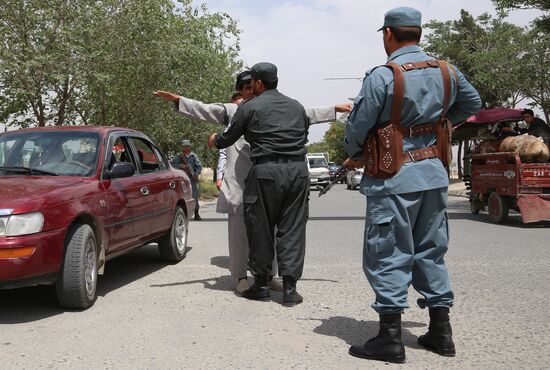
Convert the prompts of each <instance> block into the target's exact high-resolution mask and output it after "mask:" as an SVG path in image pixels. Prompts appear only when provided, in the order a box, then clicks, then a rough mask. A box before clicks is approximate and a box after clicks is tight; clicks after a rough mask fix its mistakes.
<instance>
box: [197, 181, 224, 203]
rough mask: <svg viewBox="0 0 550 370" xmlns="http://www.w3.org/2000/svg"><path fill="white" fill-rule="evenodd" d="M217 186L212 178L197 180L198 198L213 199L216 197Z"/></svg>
mask: <svg viewBox="0 0 550 370" xmlns="http://www.w3.org/2000/svg"><path fill="white" fill-rule="evenodd" d="M218 193H219V192H218V188H217V187H216V183H215V182H213V181H212V180H202V179H201V180H200V181H199V199H200V200H203V199H213V198H217V197H218Z"/></svg>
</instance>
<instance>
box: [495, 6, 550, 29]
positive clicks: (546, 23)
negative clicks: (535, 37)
mask: <svg viewBox="0 0 550 370" xmlns="http://www.w3.org/2000/svg"><path fill="white" fill-rule="evenodd" d="M493 3H494V4H495V5H496V6H497V9H500V10H504V9H538V10H541V11H542V12H543V13H544V15H543V16H542V17H540V18H537V19H535V24H536V26H537V28H539V30H540V31H543V32H545V33H549V32H550V15H549V14H548V13H549V12H550V1H549V0H493Z"/></svg>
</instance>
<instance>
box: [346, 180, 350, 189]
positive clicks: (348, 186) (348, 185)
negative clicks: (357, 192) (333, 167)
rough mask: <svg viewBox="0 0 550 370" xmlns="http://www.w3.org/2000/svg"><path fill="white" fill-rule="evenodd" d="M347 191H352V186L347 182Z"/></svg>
mask: <svg viewBox="0 0 550 370" xmlns="http://www.w3.org/2000/svg"><path fill="white" fill-rule="evenodd" d="M346 189H348V190H351V184H350V183H349V182H348V181H347V180H346Z"/></svg>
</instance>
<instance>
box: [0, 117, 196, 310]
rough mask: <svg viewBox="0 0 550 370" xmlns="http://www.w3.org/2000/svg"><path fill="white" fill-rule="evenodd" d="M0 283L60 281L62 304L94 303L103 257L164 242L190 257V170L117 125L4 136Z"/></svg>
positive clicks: (168, 254)
mask: <svg viewBox="0 0 550 370" xmlns="http://www.w3.org/2000/svg"><path fill="white" fill-rule="evenodd" d="M0 189H1V190H0V289H9V288H16V287H21V286H28V285H38V284H54V283H55V285H56V290H57V296H58V299H59V302H60V304H61V305H62V306H64V307H67V308H78V309H83V308H87V307H90V306H91V305H92V304H93V303H94V302H95V300H96V297H97V295H96V287H97V275H98V274H102V273H103V271H104V268H105V262H106V261H107V260H109V259H111V258H113V257H116V256H118V255H120V254H122V253H125V252H128V251H129V250H131V249H133V248H136V247H139V246H142V245H145V244H148V243H151V242H158V246H159V249H160V253H161V254H162V256H163V257H164V258H165V259H166V260H168V261H171V262H177V261H180V260H182V259H183V258H184V257H185V252H186V244H187V232H188V215H189V214H190V213H189V212H192V210H193V209H194V207H195V204H194V200H193V198H192V194H191V184H190V181H189V178H188V177H187V175H186V174H185V173H184V172H183V171H181V170H178V169H174V168H172V167H171V166H170V164H169V162H168V161H167V160H166V158H165V157H164V155H163V154H162V153H161V151H160V150H159V149H158V148H157V147H156V146H155V145H154V144H153V143H152V142H151V140H150V139H149V138H148V137H147V136H145V135H144V134H143V133H141V132H138V131H134V130H129V129H123V128H115V127H98V126H70V127H68V126H67V127H48V128H35V129H25V130H18V131H11V132H6V133H3V134H1V135H0Z"/></svg>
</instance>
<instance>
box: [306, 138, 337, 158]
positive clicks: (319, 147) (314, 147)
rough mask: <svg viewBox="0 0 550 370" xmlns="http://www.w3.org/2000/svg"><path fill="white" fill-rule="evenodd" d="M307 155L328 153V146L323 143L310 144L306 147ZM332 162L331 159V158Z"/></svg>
mask: <svg viewBox="0 0 550 370" xmlns="http://www.w3.org/2000/svg"><path fill="white" fill-rule="evenodd" d="M307 152H308V153H328V145H327V143H326V142H325V141H324V140H323V141H319V142H317V143H312V144H309V145H308V146H307ZM331 160H332V158H331Z"/></svg>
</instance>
